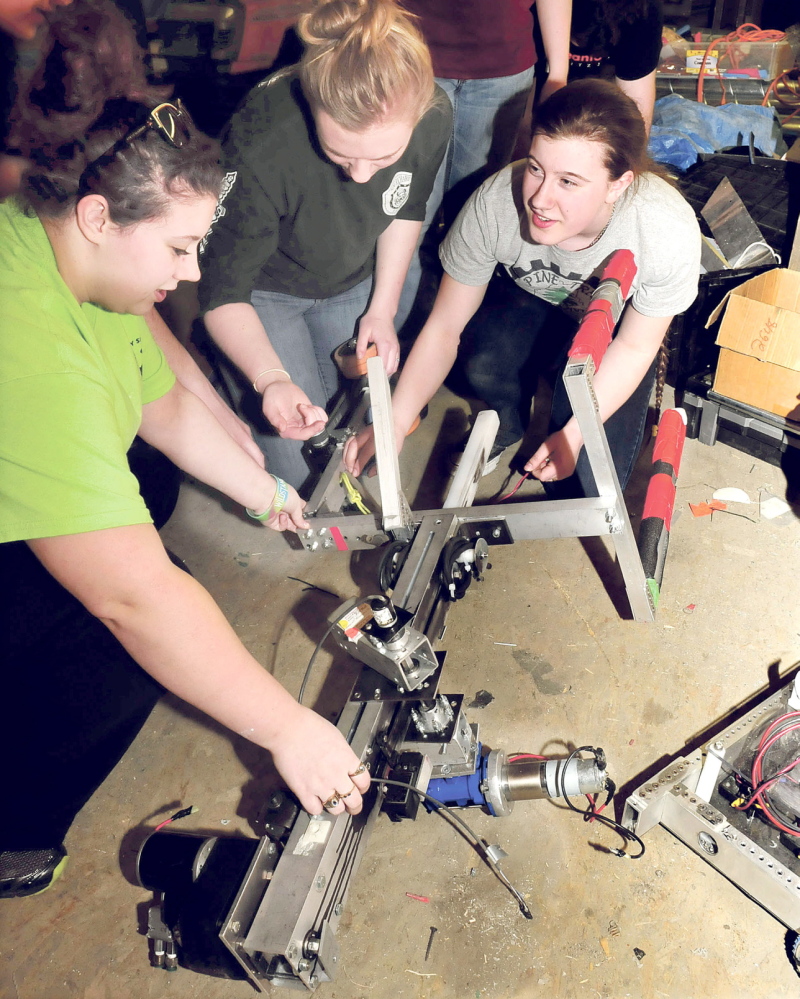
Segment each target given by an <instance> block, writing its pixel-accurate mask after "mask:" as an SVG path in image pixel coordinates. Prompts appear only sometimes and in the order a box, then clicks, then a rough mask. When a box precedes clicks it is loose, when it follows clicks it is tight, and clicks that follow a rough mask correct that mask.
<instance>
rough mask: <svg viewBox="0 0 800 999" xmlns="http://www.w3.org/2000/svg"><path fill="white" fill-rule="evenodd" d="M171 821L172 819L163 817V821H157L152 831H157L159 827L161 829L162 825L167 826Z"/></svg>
mask: <svg viewBox="0 0 800 999" xmlns="http://www.w3.org/2000/svg"><path fill="white" fill-rule="evenodd" d="M172 821H173V820H172V819H164V821H163V822H159V823H158V825H157V826H156V827H155V829H154V830H153V831H154V832H158V830H159V829H163V828H164V826H168V825H169V824H170V822H172Z"/></svg>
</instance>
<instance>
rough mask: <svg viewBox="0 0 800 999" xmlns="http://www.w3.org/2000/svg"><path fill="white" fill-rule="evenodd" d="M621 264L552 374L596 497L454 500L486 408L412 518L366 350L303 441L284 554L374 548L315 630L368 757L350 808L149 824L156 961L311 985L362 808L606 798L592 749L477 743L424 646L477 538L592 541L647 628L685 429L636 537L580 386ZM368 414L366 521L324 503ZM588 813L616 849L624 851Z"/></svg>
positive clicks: (343, 726) (475, 457)
mask: <svg viewBox="0 0 800 999" xmlns="http://www.w3.org/2000/svg"><path fill="white" fill-rule="evenodd" d="M634 275H635V264H634V261H633V257H632V255H631V254H630V253H629V252H628V251H618V252H617V254H615V255H614V257H612V259H611V261H610V263H609V265H608V267H607V268H606V270H605V272H604V274H603V276H602V278H601V281H600V284H599V286H598V288H597V289H596V291H595V293H594V295H593V298H592V301H591V303H590V306H589V309H588V311H587V314H586V317H585V319H584V321H583V322H582V324H581V326H580V328H579V330H578V333H577V334H576V337H575V340H574V342H573V345H572V349H571V351H570V355H569V360H568V363H567V367H566V369H565V372H564V382H565V385H566V388H567V391H568V393H569V397H570V401H571V403H572V406H573V411H574V413H575V414H576V417H577V419H578V421H579V424H580V427H581V431H582V433H583V437H584V441H585V447H586V451H587V454H588V457H589V461H590V463H591V467H592V471H593V472H594V476H595V480H596V482H597V485H598V492H599V495H598V496H597V497H593V498H588V499H574V500H558V501H547V500H545V501H535V502H523V503H514V504H503V505H499V504H497V505H492V506H480V507H473V506H472V505H471V504H472V500H473V498H474V496H475V493H476V490H477V484H478V482H479V481H480V477H481V474H482V471H483V466H484V464H485V461H486V456H487V455H488V453H489V451H490V449H491V445H492V443H493V440H494V435H495V433H496V431H497V425H498V421H497V415H496V414H495V413H491V412H489V413H482V414H480V416H479V417H478V419H477V421H476V425H475V428H474V429H473V432H472V435H471V437H470V440H469V442H468V445H467V447H466V450H465V452H464V455H463V458H462V460H461V462H460V464H459V467H458V469H457V471H456V474H455V477H454V479H453V482H452V485H451V487H450V490H449V492H448V494H447V497H446V499H445V503H444V506H443V507H442V508H441V509H439V510H430V511H423V512H412V510H411V509H410V507H409V504H408V503H407V501H406V499H405V497H404V495H403V492H402V489H401V486H400V476H399V465H398V459H397V450H396V447H395V443H394V438H393V429H392V419H391V399H390V391H389V385H388V381H387V379H386V376H385V373H384V371H383V366H382V362H381V360H380V359H379V358H371V359H370V360H369V362H368V364H367V369H368V377H367V378H366V379H364V378H362V379H361V380H360V382H359V383H358V384H357V386H356V391H355V392H354V393H349V394H348V396H347V397H345V398H343V401H342V403H341V405H340V406H339V407H338V408H337V409H336V410H334V412H333V413H332V415H331V419H330V420H329V423H328V427H327V429H326V431H325V432H324V433H323V434H322V435H320V438H319V439H318V440H316V441H313V442H311V443H310V451H311V462H310V463H311V464H312V467H316V468H317V469H320V474H319V479H318V484H317V486H316V488H315V489H314V492H313V493H312V495H311V497H310V499H309V502H308V505H307V511H306V512H307V515H308V517H309V520H310V522H311V525H312V526H311V527H310V529H309V530H308V531H305V532H301V535H300V540H301V543H302V544H303V546H304V547H305V548H306V550H308V551H324V550H331V549H338V550H340V551H348V550H353V549H358V548H374V547H377V546H379V545H386V546H387V549H386V554H385V557H384V563H383V571H382V573H381V575H382V577H383V578H382V579H381V581H380V587H379V590H380V592H377V593H375V594H373V595H371V596H367V597H359V598H356V599H354V600H351V601H348V602H346V603H345V604H344V605H342V606H341V607H339V608H338V609H337V610H336V611H335V612H334V613H333V614H332V615H330V617H329V619H328V627H327V630H326V631H325V633H324V634H323V636H322V638H321V639H320V643H319V645H318V648H319V646H321V644H322V642H323V641H324V640H325V639H326V638H327V637H328V636H329V635H332V636H333V637H334V638H335V640H336V642H337V643H338V644H339V645H340V647H342V648H343V649H345V650H346V651H347V652H348V653H349V654H350V655H352V656H353V657H354V658H356V659H358V660H360V661H361V662H362V663H363V668H362V670H361V672H360V674H359V676H358V678H357V679H356V682H355V684H354V686H353V689H352V691H351V693H350V696H349V698H348V700H347V702H346V704H345V706H344V708H343V709H342V712H341V715H340V717H339V721H338V728H339V730H340V731H341V732H342V733H343V735H344V736H345V737H346V738H347V740H348V741H349V743H350V745H351V746H352V748H353V750H354V751H355V753H356V754H357V755H358V757H359V759H360V760H362V762H364V763H366V764H368V765H369V767H370V769H371V773H372V775H373V785H372V788H371V791H370V792H369V793H368V794H367V796H366V798H365V802H364V808H363V810H362V812H361V813H360V814H359V815H355V816H353V815H349V814H347V813H343V814H341V815H330V814H329V813H327V812H323V814H321V815H318V816H311V815H308V814H306V813H305V812H301V811H300V810H299V808H298V806H297V804H296V803H295V802H294V800H293V799H292V797H291V796H290V795H289V794H288V793H281V792H278V793H276V794H274V795H273V796H272V798H271V799H270V801H269V802H268V814H267V822H266V835H265V836H263V837H262V838H261V839H245V838H241V837H210V838H209V837H202V836H196V835H191V834H182V833H175V832H154V833H153V834H151V836H150V837H149V838H148V839H147V841H146V842H145V844H144V845H143V847H142V848H141V851H140V854H139V859H138V875H139V880H140V883H141V884H142V885H143V886H144V887H146V888H148V889H151V890H153V891H154V892H156V894H157V901H156V903H155V904H154V905H153V906H152V907H151V909H150V913H149V923H148V937H149V938H150V939H151V940H152V943H153V963H154V964H155V965H156V966H160V967H164V968H167V969H170V970H172V969H175V968H177V967H178V965H179V964H180V965H182V966H185V967H189V968H191V969H193V970H196V971H200V972H204V973H208V974H213V975H217V976H221V977H228V978H239V979H247V980H248V981H249V982H250V983H251V984H252V985H253V986H254V988H255V989H256V990H258V991H263V983H264V982H265V981H266V982H269V983H272V984H282V985H287V986H289V987H294V988H299V989H305V990H308V991H313V990H314V989H315V988H316V987H317V986H318V985H319V984H321V983H323V982H326V981H330V980H332V979H333V978H334V977H335V975H336V970H337V963H338V961H339V948H338V943H337V939H336V931H337V928H338V924H339V920H340V917H341V915H342V913H343V911H344V906H345V902H346V897H347V893H348V888H349V885H350V883H351V880H352V878H353V876H354V874H355V872H356V870H357V868H358V865H359V862H360V860H361V858H362V856H363V853H364V850H365V848H366V844H367V841H368V838H369V836H370V833H371V832H372V830H373V827H374V825H375V821H376V818H377V816H378V814H379V812H381V811H384V812H387V813H388V814H389V816H390V818H392V819H394V820H396V821H400V820H401V819H404V818H410V819H413V818H415V817H416V815H417V813H418V809H419V806H420V803H422V802H424V803H425V804H426V807H428V808H429V810H438V809H439V808H449V807H464V806H467V805H473V806H482V807H484V808H486V809H487V810H488V811H489V812H490V813H491V814H493V815H497V816H501V815H507V814H508V813H509V812H510V811H511V809H512V808H513V805H514V802H515V801H517V800H523V799H532V798H542V797H551V798H563V799H564V800H565V801H566V802H567V803H568V804H569V805H570V807H572V808H575V806H574V805H572V804H571V802H570V797H572V796H576V795H581V794H600V793H602V792H603V791H606V792H607V793H608V797H609V799H610V797H611V794H613V783H612V782H611V781H610V780H609V778H608V777H607V774H606V769H605V757H604V754H603V752H602V750H600V749H595V748H594V747H581V748H580V749H576V750H575V751H574V752H573V753H571V754H570V755H569V756H568V757H566V758H560V759H547V760H535V761H531V760H530V759H528V758H516V757H510V758H509V757H507V756H506V754H505V753H504V752H503V751H502V750H493V751H488V750H487V749H485V748H484V747H483V746H482V745H481V743H480V740H479V732H478V726H477V725H471V724H469V723H468V721H467V719H466V716H465V714H464V711H463V707H462V702H463V695H460V694H443V693H441V692H440V679H441V674H442V667H443V664H444V658H445V654H444V653H443V652H441V651H438V650H436V649H435V648H434V647H435V646H436V645H437V644H438V643H439V642H440V640H441V638H442V636H443V628H444V622H445V618H446V615H447V611H448V608H449V606H450V604H451V603H452V602H453V600H455V599H458V598H460V597H462V596H464V594H465V593H466V590H467V587H468V585H469V583H470V581H471V580H472V579H481V578H482V577H483V573H484V571H485V568H486V566H487V560H488V554H489V549H490V547H491V546H492V545H498V544H510V543H514V542H515V541H519V540H529V539H542V538H555V537H587V536H609V537H610V538H611V539H612V540H613V542H614V545H615V548H616V553H617V559H618V563H619V566H620V569H621V572H622V576H623V579H624V581H625V586H626V589H627V593H628V597H629V600H630V605H631V610H632V615H633V617H634V619H635V620H637V621H651V620H653V616H654V613H655V608H656V605H657V602H658V595H659V586H660V578H661V573H662V571H663V565H664V558H665V555H666V547H667V541H668V536H669V525H670V517H671V510H672V502H673V498H674V490H675V483H676V478H677V472H678V468H679V464H680V455H681V449H682V445H683V439H684V436H685V420H684V419H683V418H682V416H681V414H680V413H679V411H675V410H671V411H668V412H667V413H665V414H664V417H663V418H662V421H661V427H660V429H659V436H658V439H657V441H656V447H655V454H654V465H653V477H652V479H651V483H650V489H649V490H648V500H647V501H646V505H645V517H644V519H643V523H642V528H641V530H640V538H639V548H637V544H636V541H635V539H634V535H633V531H632V528H631V524H630V520H629V518H628V513H627V510H626V508H625V504H624V501H623V497H622V492H621V489H620V486H619V482H618V479H617V476H616V472H615V470H614V465H613V462H612V460H611V456H610V452H609V449H608V443H607V441H606V437H605V432H604V429H603V425H602V421H601V420H600V417H599V412H598V407H597V400H596V398H595V395H594V391H593V389H592V378H593V375H594V371H595V369H596V367H597V366H598V365H599V363H600V360H601V359H602V356H603V353H604V352H605V349H606V347H607V345H608V343H609V342H610V339H611V336H612V334H613V330H614V326H615V325H616V322H617V320H618V318H619V316H620V314H621V311H622V308H623V307H624V303H625V299H626V298H627V294H628V291H629V289H630V286H631V283H632V281H633V277H634ZM369 409H371V411H372V419H373V425H374V428H375V439H376V458H377V465H378V483H379V486H380V495H381V512H380V513H370V512H367V513H355V514H354V513H343V512H342V506H343V505H344V504H345V503H346V500H347V497H348V492H347V490H346V485H347V481H346V480H343V477H342V473H343V471H344V467H343V452H344V446H345V444H346V441H347V439H348V438H349V437H350V436H351V435H352V433H353V432H355V431H356V430H358V429H359V428H360V427H361V426H363V424H364V422H365V419H366V415H367V412H368V410H369ZM640 549H641V551H642V554H641V555H640ZM389 592H390V593H391V596H389V595H387V594H388V593H389ZM312 662H313V659H312ZM301 696H302V695H301ZM585 753H588V756H589V758H585V757H584V755H583V754H585ZM523 755H525V754H523ZM592 807H593V806H592ZM576 810H577V811H582V810H580V809H576ZM582 813H583V812H582ZM603 819H604V821H605V822H606V824H608V825H611V826H613V827H615V828H616V829H617V830H618V831H619V832H621V833H622V835H623V839H624V840H626V841H638V842H641V841H640V840H639V839H638V837H637V836H636V835H635V834H633V833H626V832H625V831H624V830H623V829H622V827H620V826H617V824H616V823H614V822H613V820H610V819H605V817H603ZM457 821H459V822H461V825H462V826H464V828H465V829H467V830H468V832H469V835H470V836H471V838H472V840H473V845H474V846H475V848H476V849H477V850H478V852H479V853H480V855H481V856H482V858H483V860H484V861H485V862H486V863H487V865H488V866H489V867H490V868H491V869H492V871H493V873H494V874H495V875H496V876H497V877H498V878H499V879H500V880H501V882H502V883H503V884H504V885H505V887H506V888H507V889H508V890H509V891H510V892H511V893H512V895H513V896H514V897H515V899H516V901H517V903H518V904H519V907H520V909H521V911H522V913H523V915H527V916H530V913H529V912H528V910H527V906H526V905H525V901H524V899H523V898H522V896H521V895H520V894H519V892H518V891H517V890H516V889H515V888H514V886H513V885H511V883H510V882H509V881H508V879H507V878H506V877H505V875H504V874H503V872H502V871H501V870H500V868H499V865H498V862H499V861H500V859H501V858H502V856H503V853H502V851H501V850H500V848H499V847H496V846H489V845H488V844H486V843H485V842H484V841H483V840H481V839H479V838H478V837H477V836H474V834H472V833H471V830H469V827H468V826H466V824H465V823H463V822H462V821H461V820H460V819H457ZM611 852H615V853H618V854H620V855H621V854H622V851H611Z"/></svg>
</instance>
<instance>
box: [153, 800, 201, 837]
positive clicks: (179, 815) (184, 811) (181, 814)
mask: <svg viewBox="0 0 800 999" xmlns="http://www.w3.org/2000/svg"><path fill="white" fill-rule="evenodd" d="M199 811H200V809H199V808H198V807H197V805H190V806H189V807H188V808H181V809H180V810H179V811H177V812H175V814H174V815H170V817H169V818H168V819H164V821H163V822H159V823H158V825H157V826H156V827H155V829H154V830H153V832H160V831H161V830H162V829H163V828H164V826H168V825H170V824H171V823H173V822H176V821H177V820H178V819H185V818H186V816H187V815H194V813H195V812H199Z"/></svg>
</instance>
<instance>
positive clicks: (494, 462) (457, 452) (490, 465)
mask: <svg viewBox="0 0 800 999" xmlns="http://www.w3.org/2000/svg"><path fill="white" fill-rule="evenodd" d="M468 440H469V434H467V436H466V437H465V438H464V439H463V440H462V441H461V443H460V444H458V445H456V447H455V448H454V450H453V451H451V452H450V466H451V467H452V468H455V467H456V466H457V465H458V463H459V462H460V461H461V459H462V457H463V456H464V450H465V449H466V446H467V441H468ZM517 444H519V440H516V441H511V443H510V444H497V443H495V444H493V445H492V448H491V450H490V451H489V454H488V456H487V458H486V464H485V465H484V466H483V472H482V473H481V475H491V474H492V472H494V471H495V470H496V469H497V466H498V465H499V464H500V459H501V458H502V457H503V454H504V453H505V452H506V451H508V449H509V448H512V447H516V446H517Z"/></svg>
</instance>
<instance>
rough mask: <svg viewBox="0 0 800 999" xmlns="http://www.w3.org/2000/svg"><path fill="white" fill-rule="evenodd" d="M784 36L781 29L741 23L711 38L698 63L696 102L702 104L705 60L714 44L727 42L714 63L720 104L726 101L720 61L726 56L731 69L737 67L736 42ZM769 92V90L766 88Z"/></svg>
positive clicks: (760, 40)
mask: <svg viewBox="0 0 800 999" xmlns="http://www.w3.org/2000/svg"><path fill="white" fill-rule="evenodd" d="M784 38H786V33H785V32H783V31H775V30H772V29H771V28H765V29H764V30H762V29H761V28H759V26H758V25H757V24H751V23H748V24H742V25H740V26H739V27H738V28H737V29H736V30H735V31H732V32H731V33H730V34H728V35H720V36H719V37H718V38H712V39H711V41H710V42H709V43H708V45H707V47H706V50H705V52H704V53H703V60H702V62H701V63H700V71H699V73H698V75H697V102H698V104H703V103H704V101H703V79H704V76H705V73H706V62H707V61H708V57H709V54H710V53H711V50H712V49H713V48H714V46H715V45H719V44H720V43H723V44H727V46H728V47H727V49H726V51H725V52H723V53H722V54H721V55H720V56H719V58H718V59H717V65H716V76H717V81H718V82H719V85H720V89H721V90H722V100H721V102H720V103H721V104H725V103H726V95H725V84H724V83H723V82H722V73H720V63H721V62H722V60H723V59H725V58H727V59H729V60H730V62H731V66H732V68H733V69H738V67H739V49H738V47H737V42H747V43H749V42H780V41H783V39H784ZM767 93H769V90H767Z"/></svg>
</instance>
